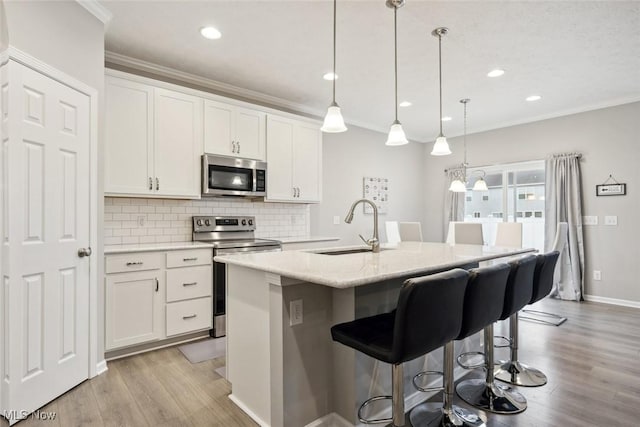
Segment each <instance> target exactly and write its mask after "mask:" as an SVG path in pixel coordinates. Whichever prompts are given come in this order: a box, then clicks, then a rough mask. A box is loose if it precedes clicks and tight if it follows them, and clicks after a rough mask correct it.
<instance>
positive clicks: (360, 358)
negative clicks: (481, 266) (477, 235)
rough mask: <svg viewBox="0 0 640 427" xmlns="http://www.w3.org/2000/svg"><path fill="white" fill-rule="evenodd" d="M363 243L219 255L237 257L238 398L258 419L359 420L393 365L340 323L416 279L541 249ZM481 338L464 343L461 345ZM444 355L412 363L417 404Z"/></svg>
mask: <svg viewBox="0 0 640 427" xmlns="http://www.w3.org/2000/svg"><path fill="white" fill-rule="evenodd" d="M361 249H366V247H365V248H363V247H358V248H353V247H351V248H335V249H322V250H317V251H288V252H273V253H256V254H244V255H229V256H220V257H216V258H215V260H216V261H217V262H224V263H226V264H227V299H226V301H227V375H228V380H229V381H230V383H231V389H232V394H231V395H230V399H231V400H233V401H234V402H235V403H236V404H237V405H238V406H239V407H240V408H242V409H243V410H244V411H245V412H246V413H247V414H249V415H250V416H251V417H252V418H253V419H254V420H255V421H256V422H257V423H258V424H260V425H262V426H272V427H284V426H286V427H301V426H306V425H308V424H311V423H313V425H314V426H331V425H346V426H348V425H356V424H357V423H358V422H357V416H356V412H357V408H358V406H359V405H360V403H361V402H363V401H364V400H366V399H367V398H368V397H370V396H373V395H378V394H390V390H391V375H390V369H388V366H385V365H384V364H381V363H379V362H377V361H375V360H373V359H371V358H369V357H367V356H365V355H363V354H360V353H357V352H354V351H353V350H351V349H349V348H347V347H344V346H342V345H340V344H337V343H334V342H333V341H332V340H331V334H330V328H331V326H332V325H334V324H336V323H340V322H346V321H350V320H353V319H356V318H361V317H366V316H371V315H374V314H378V313H382V312H385V311H389V310H391V309H393V308H394V307H395V304H396V300H397V296H398V292H399V289H400V287H401V286H402V283H403V281H404V280H406V279H407V278H410V277H417V276H422V275H426V274H432V273H435V272H439V271H443V270H448V269H451V268H456V267H469V266H473V265H476V264H477V263H479V262H483V261H490V260H496V259H500V258H502V259H507V258H508V257H513V256H518V255H520V254H523V253H527V252H532V251H533V249H519V248H518V249H516V248H498V247H488V246H479V245H450V244H446V243H428V242H424V243H423V242H402V243H399V244H397V245H393V246H387V247H383V248H382V250H381V251H380V252H379V253H372V252H370V251H366V252H357V251H358V250H361ZM352 250H355V252H353V251H352ZM475 343H478V344H479V340H478V339H475V340H473V339H471V340H467V341H466V342H463V343H460V347H462V348H460V349H459V351H466V350H468V348H467V347H468V346H470V345H474V344H475ZM441 360H442V352H441V351H439V350H437V351H435V352H433V353H430V354H429V355H427V356H425V357H421V358H418V359H415V360H413V361H411V362H408V363H406V364H405V370H404V371H405V400H406V407H407V408H411V407H412V406H414V405H415V404H417V403H419V402H421V401H423V400H424V399H426V398H427V397H428V395H427V394H425V393H420V392H417V391H415V389H413V385H412V383H411V378H412V377H413V375H415V374H416V373H418V372H419V371H421V370H424V369H425V367H426V366H428V367H429V369H430V370H439V369H440V367H441ZM436 381H439V380H438V379H436Z"/></svg>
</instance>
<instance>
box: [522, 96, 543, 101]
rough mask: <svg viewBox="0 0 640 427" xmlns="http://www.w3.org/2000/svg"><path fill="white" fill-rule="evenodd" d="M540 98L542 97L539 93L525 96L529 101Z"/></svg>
mask: <svg viewBox="0 0 640 427" xmlns="http://www.w3.org/2000/svg"><path fill="white" fill-rule="evenodd" d="M540 99H542V97H541V96H540V95H531V96H527V98H526V100H527V101H529V102H531V101H538V100H540Z"/></svg>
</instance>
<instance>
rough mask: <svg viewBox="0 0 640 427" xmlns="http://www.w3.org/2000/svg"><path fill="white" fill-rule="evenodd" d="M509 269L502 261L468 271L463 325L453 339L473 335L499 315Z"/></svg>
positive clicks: (502, 304)
mask: <svg viewBox="0 0 640 427" xmlns="http://www.w3.org/2000/svg"><path fill="white" fill-rule="evenodd" d="M510 271H511V267H510V266H509V265H508V264H505V263H502V264H496V265H492V266H490V267H482V268H475V269H473V270H471V271H470V272H469V283H468V284H467V291H466V292H465V295H464V310H463V313H462V327H461V328H460V333H459V334H458V337H457V338H456V340H461V339H463V338H466V337H468V336H470V335H473V334H475V333H476V332H478V331H481V330H482V329H483V328H484V327H485V326H487V325H489V324H491V323H493V322H495V321H497V320H498V319H499V318H500V315H502V308H503V306H504V291H505V289H506V287H507V279H508V278H509V272H510Z"/></svg>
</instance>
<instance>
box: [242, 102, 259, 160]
mask: <svg viewBox="0 0 640 427" xmlns="http://www.w3.org/2000/svg"><path fill="white" fill-rule="evenodd" d="M265 117H266V114H265V113H262V112H260V111H255V110H249V109H246V108H236V154H238V156H239V157H244V158H249V159H258V160H264V158H265V157H264V156H265V154H264V150H265Z"/></svg>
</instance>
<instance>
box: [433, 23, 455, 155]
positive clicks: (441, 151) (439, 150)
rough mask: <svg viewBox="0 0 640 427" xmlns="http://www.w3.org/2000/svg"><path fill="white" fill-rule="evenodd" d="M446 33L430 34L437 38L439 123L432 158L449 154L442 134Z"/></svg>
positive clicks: (442, 28) (445, 29)
mask: <svg viewBox="0 0 640 427" xmlns="http://www.w3.org/2000/svg"><path fill="white" fill-rule="evenodd" d="M448 32H449V29H448V28H445V27H440V28H436V29H435V30H433V32H432V33H431V34H432V35H433V36H434V37H437V38H438V70H439V76H440V78H439V80H440V117H439V118H438V121H439V122H440V135H438V137H437V138H436V142H435V143H434V144H433V150H432V151H431V155H432V156H446V155H448V154H451V150H450V149H449V143H447V138H446V137H445V136H444V134H443V133H442V36H444V35H446V34H447V33H448Z"/></svg>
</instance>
